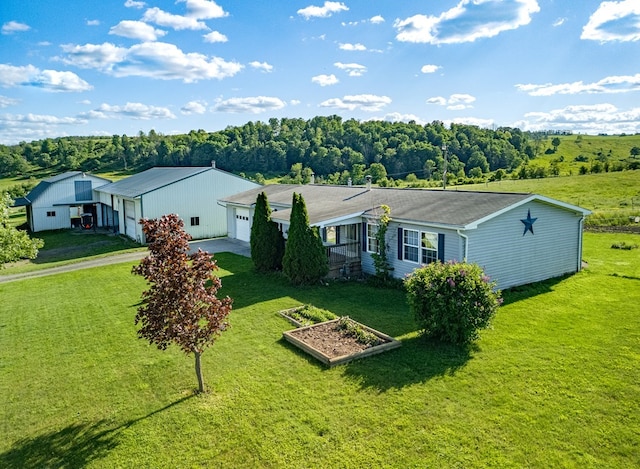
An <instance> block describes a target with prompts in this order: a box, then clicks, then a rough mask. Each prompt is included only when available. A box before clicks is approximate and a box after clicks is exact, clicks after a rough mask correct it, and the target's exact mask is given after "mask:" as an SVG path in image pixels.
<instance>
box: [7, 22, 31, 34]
mask: <svg viewBox="0 0 640 469" xmlns="http://www.w3.org/2000/svg"><path fill="white" fill-rule="evenodd" d="M30 29H31V27H30V26H29V25H28V24H24V23H18V22H17V21H9V22H7V23H4V24H3V25H2V34H13V33H23V32H25V31H29V30H30Z"/></svg>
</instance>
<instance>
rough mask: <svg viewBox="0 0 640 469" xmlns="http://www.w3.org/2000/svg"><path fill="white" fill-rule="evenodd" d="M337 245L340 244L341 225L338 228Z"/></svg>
mask: <svg viewBox="0 0 640 469" xmlns="http://www.w3.org/2000/svg"><path fill="white" fill-rule="evenodd" d="M336 244H340V225H338V226H336Z"/></svg>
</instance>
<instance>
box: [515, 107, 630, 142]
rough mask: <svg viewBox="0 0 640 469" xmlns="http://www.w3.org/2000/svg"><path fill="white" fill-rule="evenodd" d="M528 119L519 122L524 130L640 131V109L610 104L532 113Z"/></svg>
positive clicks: (591, 132)
mask: <svg viewBox="0 0 640 469" xmlns="http://www.w3.org/2000/svg"><path fill="white" fill-rule="evenodd" d="M525 118H526V120H524V121H521V122H518V124H519V126H520V128H522V129H523V130H542V129H552V130H571V131H574V132H582V133H589V134H596V133H608V134H620V133H623V132H625V133H636V132H640V107H635V108H631V109H628V110H626V111H624V110H620V109H618V108H617V107H616V106H614V105H613V104H609V103H601V104H593V105H577V106H566V107H564V108H561V109H553V110H551V111H548V112H529V113H527V114H525Z"/></svg>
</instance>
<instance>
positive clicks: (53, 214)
mask: <svg viewBox="0 0 640 469" xmlns="http://www.w3.org/2000/svg"><path fill="white" fill-rule="evenodd" d="M47 216H48V217H55V216H56V212H55V210H52V211H51V212H47Z"/></svg>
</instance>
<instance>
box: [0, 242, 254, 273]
mask: <svg viewBox="0 0 640 469" xmlns="http://www.w3.org/2000/svg"><path fill="white" fill-rule="evenodd" d="M189 245H190V246H191V250H192V251H196V250H197V249H202V250H203V251H207V252H210V253H212V254H215V253H217V252H232V253H234V254H238V255H241V256H245V257H251V248H250V246H249V243H245V242H243V241H238V240H237V239H229V238H215V239H204V240H198V241H192V242H191V243H189ZM146 255H147V251H137V252H128V253H125V254H114V255H113V256H107V257H101V258H99V259H91V260H88V261H80V262H76V263H73V264H66V265H61V266H58V267H51V268H48V269H42V270H35V271H33V272H23V273H20V274H9V275H0V283H5V282H12V281H15V280H22V279H25V278H34V277H45V276H47V275H54V274H59V273H61V272H70V271H72V270H79V269H88V268H91V267H99V266H101V265H110V264H119V263H121V262H133V261H137V260H139V259H142V258H143V257H144V256H146Z"/></svg>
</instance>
